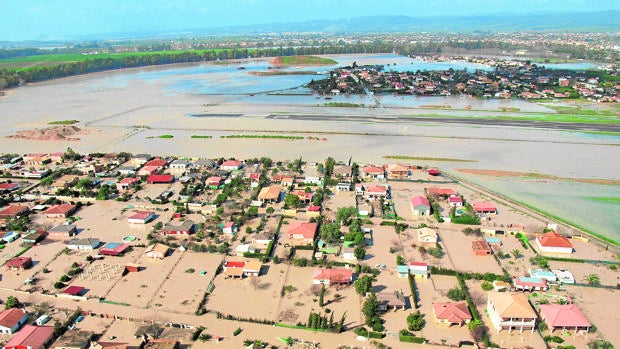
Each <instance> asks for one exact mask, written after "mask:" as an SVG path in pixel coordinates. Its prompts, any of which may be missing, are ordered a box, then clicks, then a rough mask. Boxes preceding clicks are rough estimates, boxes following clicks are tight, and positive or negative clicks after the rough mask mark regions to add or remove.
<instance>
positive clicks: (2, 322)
mask: <svg viewBox="0 0 620 349" xmlns="http://www.w3.org/2000/svg"><path fill="white" fill-rule="evenodd" d="M27 320H28V314H26V312H25V311H23V310H22V309H18V308H9V309H6V310H4V311H3V312H2V313H0V333H1V334H13V333H15V332H16V331H17V329H18V328H20V326H21V325H23V324H25V323H26V321H27Z"/></svg>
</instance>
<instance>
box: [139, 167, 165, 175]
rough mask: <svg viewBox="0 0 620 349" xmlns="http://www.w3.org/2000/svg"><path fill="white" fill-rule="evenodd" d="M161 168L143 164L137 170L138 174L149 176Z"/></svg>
mask: <svg viewBox="0 0 620 349" xmlns="http://www.w3.org/2000/svg"><path fill="white" fill-rule="evenodd" d="M160 169H161V168H160V167H158V166H146V165H145V166H143V167H142V168H141V169H139V170H138V176H150V175H153V174H156V173H157V172H159V170H160Z"/></svg>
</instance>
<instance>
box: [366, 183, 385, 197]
mask: <svg viewBox="0 0 620 349" xmlns="http://www.w3.org/2000/svg"><path fill="white" fill-rule="evenodd" d="M389 191H390V187H389V186H387V185H369V186H367V187H366V192H365V193H364V194H365V196H366V199H369V200H376V199H381V198H386V197H387V196H388V193H389Z"/></svg>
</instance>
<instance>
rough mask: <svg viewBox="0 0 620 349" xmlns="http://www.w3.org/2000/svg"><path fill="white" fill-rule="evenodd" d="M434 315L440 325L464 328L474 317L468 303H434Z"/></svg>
mask: <svg viewBox="0 0 620 349" xmlns="http://www.w3.org/2000/svg"><path fill="white" fill-rule="evenodd" d="M433 315H434V316H435V321H436V322H437V323H439V324H444V325H448V326H452V325H458V326H463V325H464V324H467V323H469V322H470V321H471V319H472V316H471V312H470V311H469V307H468V306H467V303H466V302H456V303H454V302H448V303H433Z"/></svg>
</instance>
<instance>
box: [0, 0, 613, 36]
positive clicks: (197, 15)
mask: <svg viewBox="0 0 620 349" xmlns="http://www.w3.org/2000/svg"><path fill="white" fill-rule="evenodd" d="M609 9H616V10H619V9H620V1H617V0H510V1H507V0H423V1H420V0H0V23H1V24H0V25H1V29H0V40H10V41H17V40H44V39H65V38H71V37H74V36H75V35H79V36H80V37H84V36H87V35H89V34H106V33H127V32H153V31H157V32H165V31H180V30H183V29H197V28H212V27H222V26H238V25H247V24H267V23H274V22H297V21H306V20H317V19H341V18H353V17H360V16H370V15H405V16H412V17H416V16H428V15H438V16H441V15H458V14H463V15H471V14H489V13H530V12H565V11H600V10H609Z"/></svg>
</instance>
